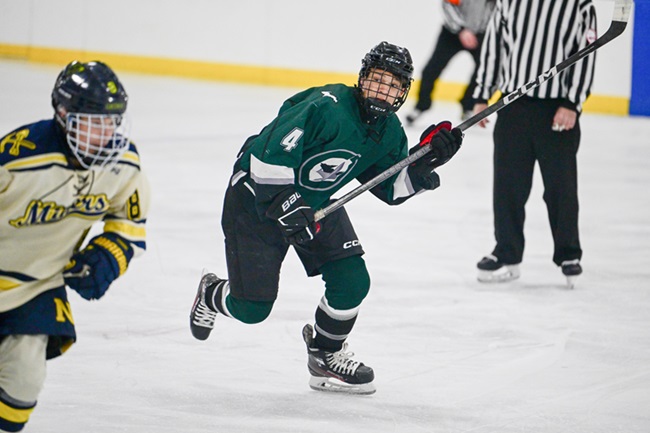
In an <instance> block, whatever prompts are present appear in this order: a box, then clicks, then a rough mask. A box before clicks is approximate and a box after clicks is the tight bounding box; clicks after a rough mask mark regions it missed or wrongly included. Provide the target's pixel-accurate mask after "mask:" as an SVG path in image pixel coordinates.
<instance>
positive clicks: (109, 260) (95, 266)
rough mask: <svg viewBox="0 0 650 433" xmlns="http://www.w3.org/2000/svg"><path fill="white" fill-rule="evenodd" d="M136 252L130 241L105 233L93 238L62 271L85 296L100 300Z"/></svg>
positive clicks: (82, 295) (67, 282)
mask: <svg viewBox="0 0 650 433" xmlns="http://www.w3.org/2000/svg"><path fill="white" fill-rule="evenodd" d="M133 252H134V251H133V247H132V246H131V244H130V243H129V242H128V241H127V240H125V239H124V238H122V237H121V236H119V235H117V234H115V233H110V232H106V233H104V234H101V235H99V236H96V237H94V238H92V239H91V240H90V242H88V245H87V246H86V248H84V249H83V250H81V251H79V252H78V253H76V254H75V255H73V256H72V258H71V259H70V263H68V264H67V265H66V267H65V269H64V270H63V279H64V280H65V283H66V284H67V285H68V287H70V288H71V289H73V290H75V291H76V292H77V293H79V295H81V297H82V298H84V299H88V300H92V299H99V298H101V297H102V296H104V293H106V290H108V287H109V286H110V285H111V283H112V282H113V281H114V280H115V279H116V278H117V277H119V276H120V275H122V274H123V273H124V272H125V271H126V268H127V266H128V265H129V261H130V260H131V258H133Z"/></svg>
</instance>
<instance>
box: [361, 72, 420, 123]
mask: <svg viewBox="0 0 650 433" xmlns="http://www.w3.org/2000/svg"><path fill="white" fill-rule="evenodd" d="M375 74H380V75H379V77H378V78H379V79H378V80H377V79H373V78H374V77H375V76H376V75H375ZM387 74H390V76H391V80H390V81H388V82H387V81H386V80H384V76H385V75H387ZM370 77H373V78H370ZM372 83H378V84H379V85H380V86H379V88H378V89H377V90H373V89H371V88H370V86H371V85H372ZM389 83H390V84H389ZM382 84H388V85H389V86H390V88H389V89H388V93H386V92H385V91H383V92H382V91H381V90H384V89H383V88H385V87H386V86H382ZM359 88H360V89H361V91H362V92H363V94H364V99H365V105H366V108H367V109H368V110H369V111H371V112H372V113H373V114H375V115H379V116H382V115H383V116H388V115H389V114H390V113H394V112H396V111H397V110H399V108H400V107H401V106H402V105H403V104H404V101H406V96H407V95H408V93H409V90H410V89H411V79H406V82H404V79H401V78H400V77H399V76H398V75H396V74H394V73H392V72H390V71H385V70H383V69H380V68H369V69H368V70H367V72H366V74H365V76H360V77H359ZM402 92H403V94H402V95H401V96H398V95H399V93H402ZM377 93H379V94H382V95H384V96H386V97H389V96H393V97H395V101H394V102H393V103H390V102H388V101H385V100H383V99H380V98H377V97H373V94H377ZM366 95H367V96H366Z"/></svg>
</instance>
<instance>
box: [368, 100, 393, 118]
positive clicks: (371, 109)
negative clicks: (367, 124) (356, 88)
mask: <svg viewBox="0 0 650 433" xmlns="http://www.w3.org/2000/svg"><path fill="white" fill-rule="evenodd" d="M363 106H364V108H365V109H366V112H367V113H368V115H370V116H371V117H375V118H378V117H387V116H389V115H390V113H393V112H394V111H395V108H394V107H393V105H392V104H389V103H388V102H386V101H382V100H381V99H377V98H364V101H363Z"/></svg>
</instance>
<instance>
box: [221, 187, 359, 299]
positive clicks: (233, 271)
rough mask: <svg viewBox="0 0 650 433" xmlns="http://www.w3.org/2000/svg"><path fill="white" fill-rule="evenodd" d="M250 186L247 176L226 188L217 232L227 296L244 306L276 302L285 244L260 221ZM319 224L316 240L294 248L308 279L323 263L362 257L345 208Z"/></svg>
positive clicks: (275, 230) (267, 221) (267, 222)
mask: <svg viewBox="0 0 650 433" xmlns="http://www.w3.org/2000/svg"><path fill="white" fill-rule="evenodd" d="M248 182H249V181H248V177H247V176H246V177H244V178H243V179H240V180H239V182H237V184H236V185H235V186H229V187H228V190H227V191H226V197H225V199H224V206H223V214H222V218H221V226H222V228H223V232H224V235H225V237H226V239H225V244H226V261H227V264H228V279H229V280H230V293H231V294H232V296H233V297H235V298H238V299H244V300H248V301H266V302H268V301H274V300H275V299H276V297H277V294H278V284H279V281H280V268H281V266H282V262H283V261H284V258H285V256H286V254H287V251H288V250H289V244H288V243H287V240H286V239H285V237H284V236H283V235H282V233H281V232H280V229H279V228H278V226H277V223H276V222H275V221H273V220H271V219H270V218H266V217H263V216H262V217H261V216H259V215H258V213H257V211H256V209H255V197H254V196H253V193H252V190H251V189H249V188H248V186H247V185H250V183H248ZM320 223H321V230H320V232H319V233H318V235H317V236H316V238H315V239H314V240H313V241H311V242H309V243H307V244H305V245H304V246H298V247H296V248H295V250H296V252H297V253H298V257H299V258H300V260H301V261H302V264H303V266H304V268H305V271H306V272H307V275H308V276H310V277H312V276H315V275H319V274H320V267H321V266H322V265H323V264H325V263H328V262H331V261H334V260H339V259H343V258H345V257H350V256H355V255H362V254H363V248H361V244H360V242H359V239H358V238H357V235H356V233H355V232H354V228H353V227H352V223H351V222H350V219H349V218H348V214H347V212H346V211H345V209H344V208H340V209H338V210H337V211H335V212H333V213H332V214H330V215H328V216H327V217H325V218H324V219H322V220H321V221H320Z"/></svg>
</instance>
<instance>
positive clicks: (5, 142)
mask: <svg viewBox="0 0 650 433" xmlns="http://www.w3.org/2000/svg"><path fill="white" fill-rule="evenodd" d="M56 128H57V127H56V124H55V123H54V120H53V119H52V120H43V121H40V122H36V123H32V124H29V125H24V126H21V127H19V128H16V129H14V130H13V131H11V132H10V133H9V134H7V135H5V136H4V137H2V138H0V165H3V166H5V167H6V168H7V169H9V170H13V169H21V168H23V169H24V168H26V167H31V166H34V165H38V166H42V165H52V164H56V165H66V158H65V155H64V154H63V153H62V152H61V146H62V145H65V143H64V142H63V137H62V136H61V135H60V134H59V133H58V131H57V130H56Z"/></svg>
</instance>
